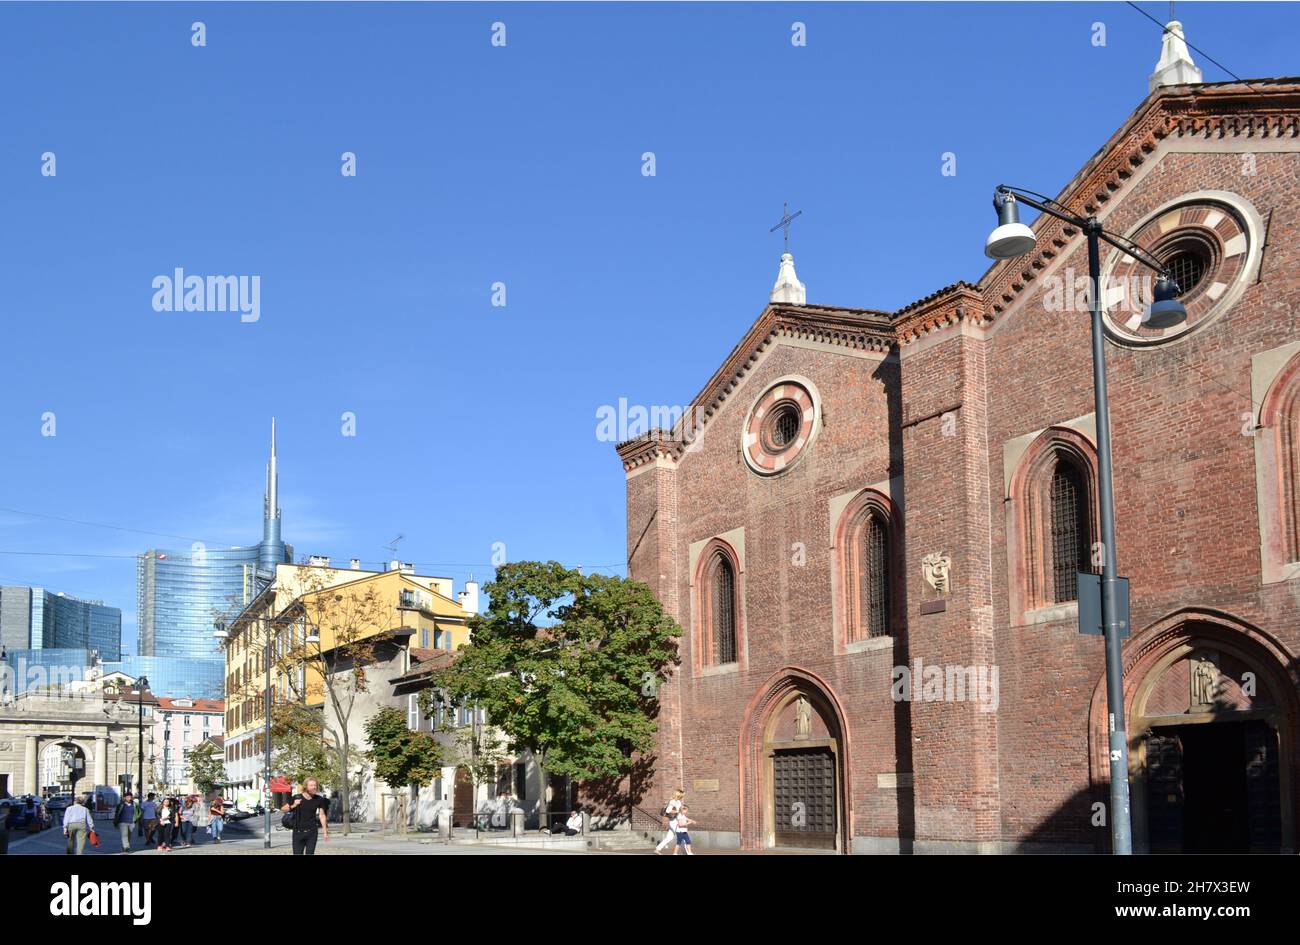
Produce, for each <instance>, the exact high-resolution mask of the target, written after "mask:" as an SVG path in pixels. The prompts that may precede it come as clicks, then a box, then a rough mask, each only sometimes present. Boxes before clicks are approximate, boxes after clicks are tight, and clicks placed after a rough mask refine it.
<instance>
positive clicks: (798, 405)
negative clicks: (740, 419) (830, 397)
mask: <svg viewBox="0 0 1300 945" xmlns="http://www.w3.org/2000/svg"><path fill="white" fill-rule="evenodd" d="M816 421H817V404H816V401H815V399H814V397H813V394H812V390H811V386H810V385H805V384H804V383H802V382H801V381H798V380H783V381H780V382H778V383H776V384H773V385H772V386H771V387H769V388H768V389H767V390H766V391H764V392H763V395H762V396H761V397H759V398H758V400H757V401H756V402H755V403H754V406H753V408H751V410H750V411H749V419H748V420H747V421H746V422H745V429H744V431H743V436H742V443H741V449H742V452H743V453H744V456H745V462H746V463H748V464H749V468H750V469H752V470H754V472H756V473H759V474H760V475H764V476H770V475H773V474H775V473H779V472H781V471H782V470H784V469H786V468H787V467H788V466H789V465H790V464H791V463H793V462H794V461H795V460H796V459H797V458H798V457H799V456H800V455H801V454H802V453H803V451H804V449H805V448H806V447H807V446H808V443H809V441H810V440H812V438H813V435H814V433H815V432H816V428H817V423H816Z"/></svg>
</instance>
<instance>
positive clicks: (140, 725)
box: [135, 676, 149, 795]
mask: <svg viewBox="0 0 1300 945" xmlns="http://www.w3.org/2000/svg"><path fill="white" fill-rule="evenodd" d="M148 685H149V677H148V676H141V677H140V678H139V679H137V680H136V681H135V687H136V696H137V698H138V708H139V710H140V712H139V717H138V721H137V723H136V732H137V734H138V735H139V740H140V758H139V766H140V783H139V784H137V785H136V788H135V789H136V792H137V793H138V794H140V795H143V794H144V690H145V688H146V687H147V686H148Z"/></svg>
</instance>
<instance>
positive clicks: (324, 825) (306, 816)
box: [280, 778, 330, 856]
mask: <svg viewBox="0 0 1300 945" xmlns="http://www.w3.org/2000/svg"><path fill="white" fill-rule="evenodd" d="M329 808H330V802H329V799H328V798H327V797H325V796H324V795H322V794H321V793H320V784H319V783H318V782H317V781H316V779H315V778H308V779H307V780H306V781H305V782H304V783H303V786H302V793H301V794H295V795H294V796H293V800H291V801H290V802H289V803H288V804H285V805H284V806H283V807H281V808H280V810H281V811H283V812H284V813H286V814H287V813H289V811H293V812H294V814H296V815H297V817H296V819H295V821H294V825H293V853H294V856H312V855H314V854H315V853H316V834H317V831H318V830H323V831H325V840H326V842H329V838H330V827H329V818H328V816H327V815H328V813H329Z"/></svg>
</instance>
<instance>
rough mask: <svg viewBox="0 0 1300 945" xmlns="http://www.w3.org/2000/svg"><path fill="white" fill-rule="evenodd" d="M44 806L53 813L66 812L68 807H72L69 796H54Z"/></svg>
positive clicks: (70, 796)
mask: <svg viewBox="0 0 1300 945" xmlns="http://www.w3.org/2000/svg"><path fill="white" fill-rule="evenodd" d="M45 806H46V807H48V808H49V809H50V810H52V811H55V810H67V809H68V808H69V807H71V806H72V795H71V794H55V795H53V796H51V797H50V799H49V800H48V801H46V802H45Z"/></svg>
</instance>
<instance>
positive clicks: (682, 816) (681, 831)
mask: <svg viewBox="0 0 1300 945" xmlns="http://www.w3.org/2000/svg"><path fill="white" fill-rule="evenodd" d="M688 810H690V808H689V807H687V806H686V805H685V804H683V805H682V809H681V811H680V812H679V813H678V814H677V849H678V850H685V851H686V855H687V856H694V855H695V854H694V853H692V852H691V832H690V831H689V830H688V829H687V828H688V827H690V826H691V824H693V823H695V821H693V820H691V819H690V818H689V817H687V816H686V812H687V811H688ZM673 852H674V855H676V851H673Z"/></svg>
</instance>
